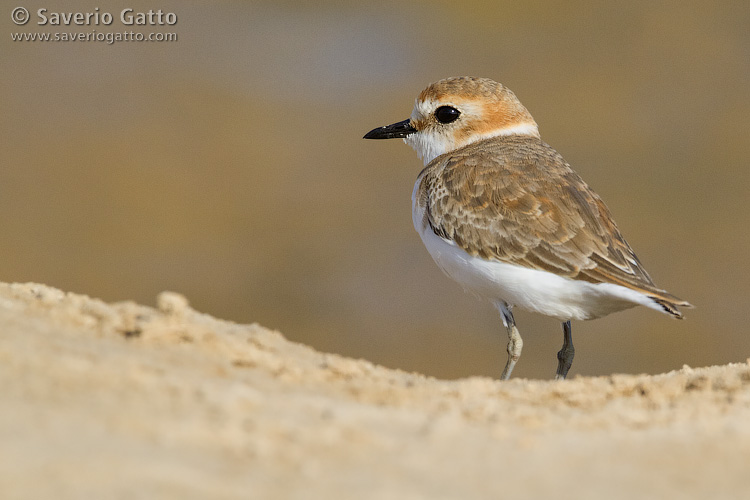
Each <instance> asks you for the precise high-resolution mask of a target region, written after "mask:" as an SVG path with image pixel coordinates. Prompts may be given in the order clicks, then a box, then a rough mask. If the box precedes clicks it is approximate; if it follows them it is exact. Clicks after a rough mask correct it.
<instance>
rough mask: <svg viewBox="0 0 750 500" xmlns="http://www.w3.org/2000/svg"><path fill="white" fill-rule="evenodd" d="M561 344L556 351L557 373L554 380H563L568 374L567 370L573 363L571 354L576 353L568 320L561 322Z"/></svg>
mask: <svg viewBox="0 0 750 500" xmlns="http://www.w3.org/2000/svg"><path fill="white" fill-rule="evenodd" d="M563 335H564V337H563V346H562V349H560V352H558V353H557V375H555V380H563V379H565V377H567V376H568V370H570V366H571V365H572V364H573V356H575V354H576V348H575V347H573V334H572V329H571V327H570V321H566V322H565V323H563Z"/></svg>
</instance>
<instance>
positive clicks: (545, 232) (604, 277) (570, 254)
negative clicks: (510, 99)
mask: <svg viewBox="0 0 750 500" xmlns="http://www.w3.org/2000/svg"><path fill="white" fill-rule="evenodd" d="M420 176H421V177H422V190H421V192H420V199H419V201H420V203H421V204H423V205H424V206H425V208H426V211H425V218H426V221H425V222H426V223H428V224H429V225H430V226H431V228H432V230H433V231H434V232H435V234H437V235H438V236H441V237H443V238H446V239H449V240H452V241H454V242H455V243H456V244H457V245H458V246H460V247H461V248H463V249H464V250H465V251H466V252H468V253H469V254H471V255H475V256H480V257H482V258H485V259H495V260H499V261H502V262H508V263H513V264H517V265H521V266H524V267H529V268H532V269H540V270H544V271H549V272H553V273H555V274H559V275H562V276H566V277H568V278H571V279H579V280H586V281H590V282H593V283H615V284H618V285H622V286H626V287H629V288H633V289H636V290H638V291H641V292H643V293H645V294H646V295H649V296H651V297H652V298H653V299H654V300H655V301H656V302H657V303H659V305H661V306H662V307H663V308H664V309H665V311H667V312H670V313H671V314H673V315H675V316H677V317H681V314H680V313H679V311H677V309H676V306H689V304H687V303H686V302H684V301H681V300H680V299H678V298H677V297H675V296H673V295H670V294H668V293H667V292H665V291H664V290H661V289H659V288H657V287H656V285H655V284H654V282H653V281H652V280H651V278H650V277H649V275H648V273H647V272H646V270H645V269H644V268H643V266H642V265H641V263H640V261H639V260H638V258H637V257H636V256H635V254H634V253H633V250H632V249H631V248H630V246H629V245H628V243H627V242H626V241H625V239H624V238H623V237H622V235H621V234H620V231H619V230H618V229H617V226H616V225H615V223H614V221H613V220H612V217H611V214H610V212H609V210H608V209H607V207H606V205H604V203H603V202H602V201H601V199H600V198H599V197H598V196H597V195H596V194H595V193H594V192H593V191H592V190H591V189H590V188H589V187H588V186H587V185H586V183H585V182H583V180H582V179H581V178H580V177H579V176H578V175H577V174H576V173H575V172H574V171H573V170H572V169H571V168H570V166H568V165H567V164H566V163H565V161H564V160H563V159H562V157H561V156H560V155H559V154H558V153H557V152H556V151H555V150H554V149H552V148H551V147H549V146H548V145H546V144H545V143H544V142H542V141H541V140H539V139H537V138H534V137H529V136H508V137H499V138H493V139H487V140H484V141H480V142H476V143H473V144H471V145H469V146H466V147H464V148H461V149H459V150H456V151H453V152H451V153H449V154H447V155H443V156H441V157H438V158H436V159H435V160H433V161H432V162H431V163H430V164H429V165H428V166H427V167H426V168H425V169H424V170H423V172H422V174H420Z"/></svg>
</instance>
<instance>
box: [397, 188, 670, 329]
mask: <svg viewBox="0 0 750 500" xmlns="http://www.w3.org/2000/svg"><path fill="white" fill-rule="evenodd" d="M418 185H419V181H418V182H417V185H415V187H414V193H413V194H412V219H413V222H414V228H415V229H416V230H417V232H418V233H419V236H420V237H421V238H422V242H423V243H424V245H425V247H427V251H428V252H429V253H430V255H431V256H432V258H433V259H434V260H435V262H436V263H437V265H438V266H439V267H440V269H442V270H443V272H444V273H445V274H447V275H448V276H449V277H450V278H452V279H453V280H455V281H457V282H458V283H459V284H460V285H461V286H462V287H463V288H464V289H465V290H466V291H469V292H472V293H474V294H476V295H478V296H480V297H483V298H486V299H488V300H489V301H490V302H492V303H493V304H499V303H501V302H505V303H507V304H509V305H511V306H517V307H520V308H522V309H526V310H528V311H532V312H537V313H540V314H544V315H545V316H552V317H554V318H557V319H559V320H561V321H567V320H570V319H576V320H582V319H594V318H599V317H602V316H606V315H607V314H610V313H613V312H616V311H622V310H623V309H628V308H630V307H634V306H636V305H639V304H640V305H645V306H647V307H651V308H652V309H656V310H659V311H661V308H659V306H658V305H656V304H655V303H654V302H653V301H652V300H651V299H650V298H648V297H647V296H646V295H643V294H642V293H640V292H637V291H635V290H631V289H629V288H626V287H623V286H620V285H614V284H609V283H598V284H594V283H589V282H586V281H576V280H572V279H569V278H564V277H561V276H558V275H556V274H553V273H549V272H547V271H540V270H535V269H529V268H525V267H521V266H517V265H515V264H506V263H504V262H499V261H495V260H485V259H482V258H481V257H474V256H472V255H469V254H468V253H466V252H465V251H464V250H463V249H461V248H459V247H458V246H457V245H456V244H455V243H453V242H452V241H450V240H446V239H444V238H441V237H440V236H438V235H436V234H435V233H434V232H433V231H432V228H430V226H429V224H427V225H426V224H424V223H423V221H424V211H423V210H422V209H421V208H420V207H419V205H418V203H416V196H415V195H416V193H417V188H418Z"/></svg>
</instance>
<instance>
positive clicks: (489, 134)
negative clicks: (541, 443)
mask: <svg viewBox="0 0 750 500" xmlns="http://www.w3.org/2000/svg"><path fill="white" fill-rule="evenodd" d="M364 138H365V139H396V138H401V139H404V142H406V143H407V144H408V145H410V146H411V147H412V148H414V149H415V150H416V151H417V154H418V155H419V157H420V158H421V159H422V160H423V161H424V164H425V168H424V169H423V170H422V172H421V173H420V174H419V176H418V177H417V182H416V184H415V185H414V192H413V194H412V218H413V222H414V227H415V229H416V230H417V232H418V233H419V235H420V236H421V238H422V241H423V242H424V245H425V246H426V247H427V250H428V252H429V253H430V255H431V256H432V258H433V259H434V260H435V262H436V263H437V265H438V266H439V267H440V268H441V269H442V270H443V272H445V274H447V275H448V276H449V277H450V278H452V279H454V280H455V281H457V282H458V283H459V284H460V285H461V286H462V287H463V288H464V289H465V290H467V291H470V292H472V293H474V294H476V295H478V296H480V297H483V298H486V299H488V300H489V301H490V302H491V303H492V304H494V305H495V307H496V308H497V309H498V310H499V311H500V314H501V316H502V319H503V324H504V325H505V328H506V329H507V331H508V338H509V340H508V361H507V363H506V365H505V369H504V370H503V374H502V378H503V379H508V378H509V377H510V374H511V372H512V371H513V367H514V366H515V364H516V362H517V361H518V359H519V358H520V356H521V349H522V347H523V341H522V339H521V335H520V334H519V332H518V329H517V328H516V322H515V319H514V318H513V312H512V311H513V308H514V307H520V308H522V309H525V310H528V311H531V312H536V313H539V314H544V315H546V316H551V317H553V318H557V319H558V320H560V321H561V322H562V325H563V346H562V349H561V350H560V352H558V353H557V359H558V365H557V374H556V377H555V378H558V379H564V378H565V377H566V376H567V374H568V370H570V367H571V364H572V363H573V356H574V354H575V349H574V347H573V338H572V331H571V325H570V321H571V320H586V319H594V318H600V317H602V316H606V315H608V314H610V313H613V312H617V311H622V310H624V309H628V308H631V307H634V306H636V305H643V306H646V307H649V308H651V309H655V310H657V311H660V312H663V313H665V314H668V315H670V316H671V317H673V318H682V313H681V312H680V311H679V309H678V307H692V306H691V305H690V304H689V303H688V302H685V301H684V300H681V299H679V298H677V297H675V296H674V295H671V294H670V293H668V292H666V291H664V290H662V289H661V288H659V287H657V286H656V285H655V284H654V282H653V280H652V279H651V277H650V276H649V275H648V273H647V272H646V270H645V269H644V268H643V265H642V264H641V262H640V261H639V260H638V257H636V255H635V253H634V252H633V250H632V249H631V248H630V245H628V243H627V241H625V238H623V236H622V234H620V231H619V230H618V229H617V225H616V224H615V222H614V220H612V215H611V214H610V212H609V209H608V208H607V206H606V205H605V204H604V202H603V201H602V200H601V198H599V196H598V195H597V194H596V193H594V191H592V190H591V188H589V186H588V185H587V184H586V183H585V182H584V181H583V179H581V178H580V177H579V176H578V174H576V173H575V172H574V171H573V169H571V168H570V165H568V164H567V163H566V162H565V160H564V159H563V158H562V156H560V154H559V153H558V152H557V151H555V150H554V149H552V148H551V147H550V146H549V145H547V144H545V143H544V142H543V141H542V140H541V138H540V136H539V129H538V127H537V124H536V122H535V121H534V119H533V118H532V116H531V114H530V113H529V112H528V111H527V110H526V108H525V107H524V106H523V105H522V104H521V103H520V102H519V100H518V99H517V98H516V96H515V94H513V92H511V91H510V90H509V89H507V88H506V87H504V86H503V85H501V84H499V83H497V82H495V81H493V80H490V79H486V78H474V77H457V78H447V79H445V80H440V81H438V82H436V83H433V84H431V85H430V86H428V87H427V88H426V89H424V90H423V91H422V92H421V93H420V94H419V96H418V97H417V100H416V102H415V105H414V110H413V111H412V114H411V117H410V118H409V119H408V120H404V121H401V122H398V123H394V124H392V125H387V126H384V127H379V128H376V129H374V130H372V131H370V132H368V133H367V134H366V135H365V136H364Z"/></svg>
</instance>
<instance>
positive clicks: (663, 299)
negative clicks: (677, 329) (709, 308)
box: [648, 292, 694, 319]
mask: <svg viewBox="0 0 750 500" xmlns="http://www.w3.org/2000/svg"><path fill="white" fill-rule="evenodd" d="M648 297H649V298H650V299H651V300H652V301H653V302H654V303H655V304H657V305H658V306H659V307H661V308H662V310H663V311H664V312H665V313H667V314H670V315H672V317H673V318H676V319H682V318H683V316H682V312H681V311H680V310H679V309H677V308H678V307H684V308H686V309H692V308H693V307H694V306H693V304H691V303H690V302H687V301H685V300H682V299H679V298H677V297H675V296H674V295H672V294H670V293H667V292H663V293H660V294H658V295H656V294H649V296H648Z"/></svg>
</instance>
